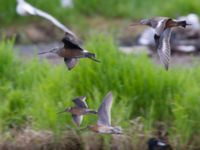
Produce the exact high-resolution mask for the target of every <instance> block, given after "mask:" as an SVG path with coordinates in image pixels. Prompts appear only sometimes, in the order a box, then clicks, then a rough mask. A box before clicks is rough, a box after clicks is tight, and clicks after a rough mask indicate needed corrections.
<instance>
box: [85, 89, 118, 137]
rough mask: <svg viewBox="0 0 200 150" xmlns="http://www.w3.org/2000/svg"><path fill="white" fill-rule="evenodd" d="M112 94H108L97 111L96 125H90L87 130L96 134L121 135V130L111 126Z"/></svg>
mask: <svg viewBox="0 0 200 150" xmlns="http://www.w3.org/2000/svg"><path fill="white" fill-rule="evenodd" d="M112 99H113V96H112V93H111V92H109V93H108V94H107V95H106V96H105V98H104V99H103V102H102V103H101V106H100V107H99V109H98V121H97V124H96V125H90V126H88V127H87V128H88V129H89V130H91V131H93V132H96V133H103V134H121V133H122V129H121V127H118V126H112V125H111V107H112Z"/></svg>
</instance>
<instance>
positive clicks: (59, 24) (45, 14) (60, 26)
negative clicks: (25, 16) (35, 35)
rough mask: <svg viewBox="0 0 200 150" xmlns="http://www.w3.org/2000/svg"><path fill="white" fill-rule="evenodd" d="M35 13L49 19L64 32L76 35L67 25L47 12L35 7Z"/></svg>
mask: <svg viewBox="0 0 200 150" xmlns="http://www.w3.org/2000/svg"><path fill="white" fill-rule="evenodd" d="M35 15H38V16H40V17H43V18H45V19H47V20H49V21H50V22H52V23H53V24H54V25H56V26H57V27H58V28H60V29H61V30H63V31H64V32H67V33H69V34H71V35H73V36H75V37H76V35H75V34H74V33H73V32H72V31H71V30H69V29H68V28H67V27H65V26H64V25H63V24H62V23H60V22H59V21H58V20H57V19H56V18H54V17H53V16H51V15H50V14H48V13H46V12H44V11H42V10H40V9H37V8H35Z"/></svg>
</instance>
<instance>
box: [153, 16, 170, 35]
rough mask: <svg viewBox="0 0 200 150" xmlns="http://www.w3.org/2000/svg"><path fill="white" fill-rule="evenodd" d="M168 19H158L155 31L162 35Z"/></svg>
mask: <svg viewBox="0 0 200 150" xmlns="http://www.w3.org/2000/svg"><path fill="white" fill-rule="evenodd" d="M167 20H168V19H167V18H160V20H158V23H157V25H156V27H155V32H156V34H157V35H159V36H160V34H161V33H162V32H163V31H164V30H165V28H166V22H167Z"/></svg>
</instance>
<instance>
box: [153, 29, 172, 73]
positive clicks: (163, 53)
mask: <svg viewBox="0 0 200 150" xmlns="http://www.w3.org/2000/svg"><path fill="white" fill-rule="evenodd" d="M155 37H156V36H154V38H155ZM170 37H171V29H170V28H167V29H165V30H164V31H163V32H162V34H161V35H160V36H157V38H155V42H156V47H157V51H158V55H159V57H160V61H161V63H162V64H163V65H164V66H165V69H166V70H168V67H169V62H170V55H171V48H170Z"/></svg>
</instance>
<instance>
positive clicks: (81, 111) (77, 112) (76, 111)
mask: <svg viewBox="0 0 200 150" xmlns="http://www.w3.org/2000/svg"><path fill="white" fill-rule="evenodd" d="M71 113H72V114H73V115H78V116H80V115H83V114H85V109H83V108H73V109H72V110H71Z"/></svg>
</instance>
